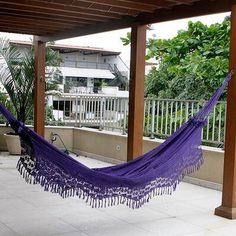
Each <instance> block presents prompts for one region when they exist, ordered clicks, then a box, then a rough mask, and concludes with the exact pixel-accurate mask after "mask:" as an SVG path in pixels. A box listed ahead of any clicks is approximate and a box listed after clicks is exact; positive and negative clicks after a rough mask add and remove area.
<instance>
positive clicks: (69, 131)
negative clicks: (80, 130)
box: [0, 125, 73, 151]
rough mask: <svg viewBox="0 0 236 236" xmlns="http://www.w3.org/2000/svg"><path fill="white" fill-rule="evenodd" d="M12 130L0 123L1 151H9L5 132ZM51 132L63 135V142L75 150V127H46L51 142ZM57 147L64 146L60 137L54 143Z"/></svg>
mask: <svg viewBox="0 0 236 236" xmlns="http://www.w3.org/2000/svg"><path fill="white" fill-rule="evenodd" d="M10 131H12V129H11V128H10V127H6V126H3V125H0V151H7V144H6V142H5V138H4V134H5V133H7V132H10ZM51 132H53V133H57V134H59V135H60V136H61V137H62V140H63V142H64V143H65V145H66V147H67V148H68V149H69V150H73V127H58V126H50V127H46V129H45V138H46V140H48V141H49V142H50V134H51ZM54 144H55V145H56V146H57V147H59V148H63V145H62V143H61V141H60V140H59V139H57V140H56V142H55V143H54Z"/></svg>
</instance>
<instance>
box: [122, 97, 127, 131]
mask: <svg viewBox="0 0 236 236" xmlns="http://www.w3.org/2000/svg"><path fill="white" fill-rule="evenodd" d="M122 101H123V103H124V124H123V132H122V134H123V135H126V125H127V120H126V119H127V113H128V112H127V108H128V104H127V103H128V100H127V99H123V100H122Z"/></svg>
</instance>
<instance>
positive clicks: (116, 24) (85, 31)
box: [40, 17, 136, 42]
mask: <svg viewBox="0 0 236 236" xmlns="http://www.w3.org/2000/svg"><path fill="white" fill-rule="evenodd" d="M133 24H136V23H135V18H134V17H124V18H123V19H122V20H116V21H108V22H106V23H100V24H97V25H88V26H86V27H75V28H74V29H72V30H67V31H64V32H59V33H57V34H48V35H43V36H41V37H40V40H41V41H42V42H49V41H56V40H60V39H66V38H73V37H79V36H84V35H89V34H96V33H101V32H106V31H111V30H118V29H124V28H128V27H130V26H131V25H133Z"/></svg>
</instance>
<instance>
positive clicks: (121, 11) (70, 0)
mask: <svg viewBox="0 0 236 236" xmlns="http://www.w3.org/2000/svg"><path fill="white" fill-rule="evenodd" d="M33 1H40V2H48V1H50V0H33ZM53 3H55V4H60V5H63V6H68V5H73V7H77V8H78V9H84V10H86V11H87V10H92V11H96V12H99V13H100V12H103V13H105V14H107V13H108V12H109V13H112V14H116V15H119V16H120V15H122V16H124V15H130V16H134V15H137V14H138V13H140V11H137V10H132V9H127V8H120V7H118V6H117V7H114V6H113V7H110V6H109V5H99V4H92V6H91V3H89V2H81V1H76V0H54V1H53Z"/></svg>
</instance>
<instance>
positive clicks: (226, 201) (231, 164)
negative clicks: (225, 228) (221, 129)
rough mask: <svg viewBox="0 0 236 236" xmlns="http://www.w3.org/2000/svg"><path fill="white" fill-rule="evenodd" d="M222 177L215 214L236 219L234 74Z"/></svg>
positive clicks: (234, 53) (234, 30)
mask: <svg viewBox="0 0 236 236" xmlns="http://www.w3.org/2000/svg"><path fill="white" fill-rule="evenodd" d="M232 69H234V70H235V69H236V5H233V6H232V14H231V36H230V70H232ZM226 122H227V123H226V137H225V158H224V179H223V196H222V205H221V206H220V207H218V208H216V209H215V214H216V215H218V216H222V217H225V218H228V219H236V76H234V78H233V79H232V80H231V81H230V83H229V87H228V98H227V120H226Z"/></svg>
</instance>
